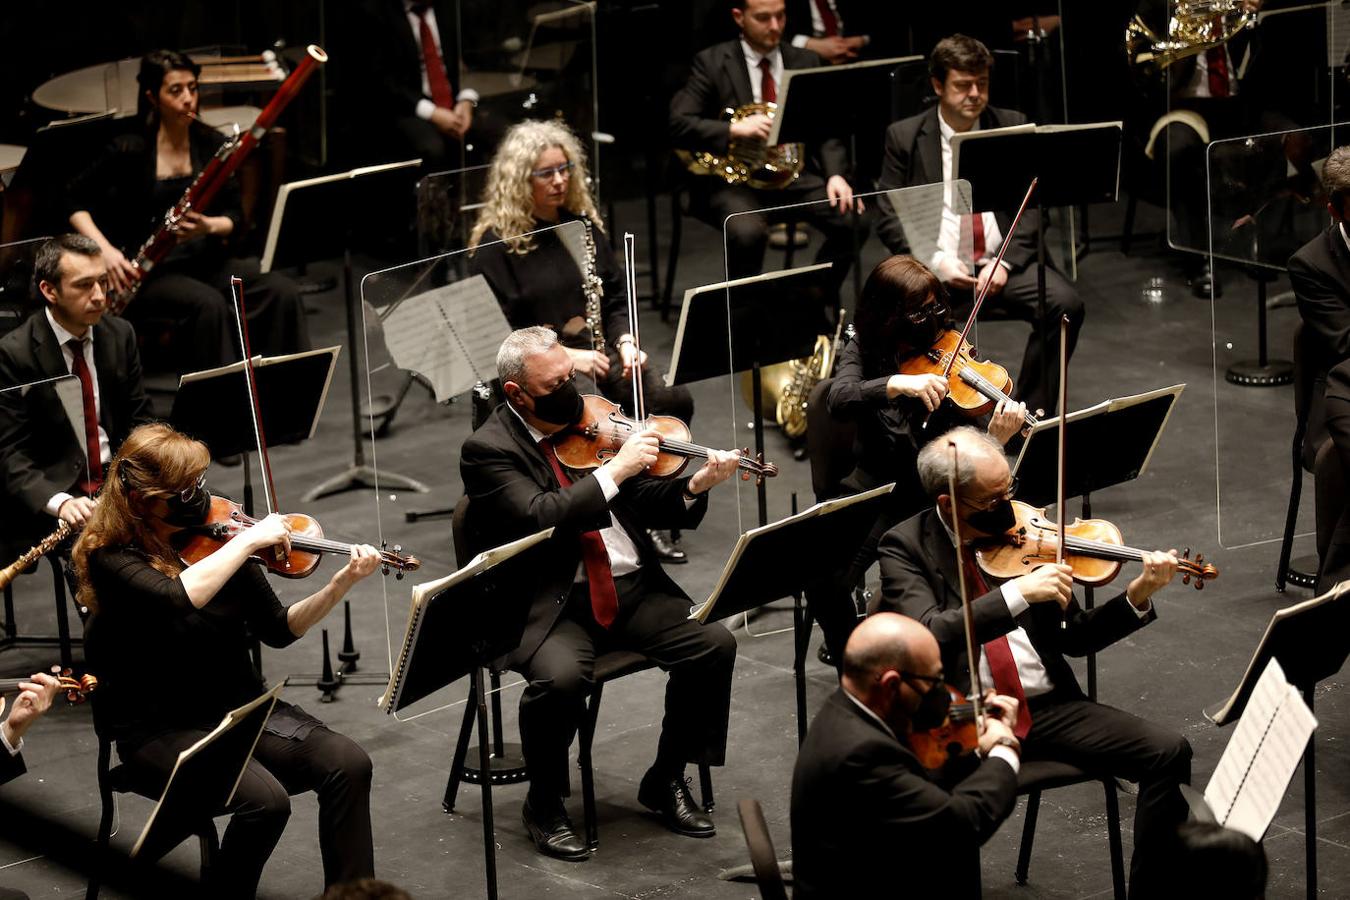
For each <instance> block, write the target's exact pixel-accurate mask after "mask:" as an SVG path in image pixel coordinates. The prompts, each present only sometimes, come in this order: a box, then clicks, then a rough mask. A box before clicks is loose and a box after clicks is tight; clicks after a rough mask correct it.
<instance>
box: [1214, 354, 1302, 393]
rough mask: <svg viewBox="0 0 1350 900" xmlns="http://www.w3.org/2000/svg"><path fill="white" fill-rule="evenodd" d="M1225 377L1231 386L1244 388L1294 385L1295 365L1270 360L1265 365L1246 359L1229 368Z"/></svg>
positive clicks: (1283, 361)
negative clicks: (1235, 385)
mask: <svg viewBox="0 0 1350 900" xmlns="http://www.w3.org/2000/svg"><path fill="white" fill-rule="evenodd" d="M1223 377H1224V380H1226V381H1227V382H1228V383H1229V384H1237V385H1241V386H1243V387H1280V386H1282V385H1286V384H1293V383H1294V364H1293V363H1291V362H1289V361H1288V360H1285V359H1270V360H1266V362H1265V363H1262V362H1261V361H1260V360H1257V359H1244V360H1242V361H1240V362H1235V363H1233V364H1232V365H1231V366H1229V367H1228V371H1226V372H1224V375H1223Z"/></svg>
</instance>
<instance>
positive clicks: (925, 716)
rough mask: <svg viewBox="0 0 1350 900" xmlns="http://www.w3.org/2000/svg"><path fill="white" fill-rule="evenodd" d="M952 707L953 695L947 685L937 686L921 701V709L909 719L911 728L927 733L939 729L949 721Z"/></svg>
mask: <svg viewBox="0 0 1350 900" xmlns="http://www.w3.org/2000/svg"><path fill="white" fill-rule="evenodd" d="M951 706H952V695H951V694H950V693H949V692H948V691H947V686H946V685H945V684H935V685H933V686H932V687H931V688H929V689H928V693H926V694H924V695H923V698H922V699H921V700H919V708H918V709H916V710H914V712H913V714H912V715H910V717H909V724H910V727H911V728H913V729H914V730H915V731H927V730H929V729H930V728H937V727H938V726H939V725H941V724H942V723H943V722H945V721H947V711H948V710H950V709H951Z"/></svg>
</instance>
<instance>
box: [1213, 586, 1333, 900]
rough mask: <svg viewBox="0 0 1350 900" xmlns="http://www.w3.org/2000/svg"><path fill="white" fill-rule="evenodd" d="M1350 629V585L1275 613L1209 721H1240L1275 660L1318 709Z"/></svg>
mask: <svg viewBox="0 0 1350 900" xmlns="http://www.w3.org/2000/svg"><path fill="white" fill-rule="evenodd" d="M1347 628H1350V581H1342V582H1341V583H1339V584H1337V585H1336V586H1335V587H1333V588H1332V589H1331V590H1329V591H1327V592H1326V593H1325V594H1323V595H1322V596H1320V597H1314V598H1312V599H1311V600H1305V601H1303V602H1302V603H1298V604H1295V605H1294V606H1286V607H1285V608H1284V609H1279V610H1276V611H1275V614H1274V615H1273V616H1271V617H1270V623H1269V624H1268V625H1266V630H1265V633H1264V634H1263V635H1261V642H1260V643H1259V644H1257V646H1256V651H1255V652H1254V653H1253V654H1252V658H1251V661H1250V662H1248V663H1247V671H1246V672H1245V673H1243V676H1242V681H1241V682H1239V683H1238V686H1237V689H1236V690H1234V691H1233V693H1232V695H1231V696H1230V697H1229V698H1228V699H1227V700H1226V701H1224V702H1222V703H1218V704H1215V705H1214V706H1211V707H1209V708H1207V709H1205V711H1204V713H1205V718H1207V719H1209V720H1210V721H1211V722H1213V723H1214V724H1215V725H1227V724H1229V723H1231V722H1235V721H1237V718H1238V717H1239V716H1240V715H1242V710H1243V709H1244V708H1245V707H1246V705H1247V700H1248V698H1250V697H1251V694H1252V691H1253V690H1255V688H1256V682H1257V680H1258V679H1259V678H1260V677H1261V673H1262V672H1264V671H1265V668H1266V663H1267V662H1269V661H1270V660H1271V659H1276V660H1279V663H1280V667H1281V668H1282V669H1284V674H1285V678H1286V679H1287V680H1288V681H1289V683H1290V684H1292V685H1294V686H1295V687H1296V688H1298V689H1299V691H1300V692H1302V694H1303V699H1304V702H1306V703H1307V704H1308V709H1309V710H1313V695H1314V693H1315V692H1316V690H1317V684H1318V682H1320V681H1322V680H1323V679H1326V678H1330V677H1331V676H1333V675H1335V674H1336V673H1337V672H1339V671H1340V670H1341V667H1342V666H1343V665H1345V660H1346V657H1347V656H1348V655H1350V644H1347V643H1346V642H1345V640H1344V639H1343V637H1344V635H1345V633H1346V629H1347ZM1316 741H1317V738H1316V735H1314V736H1313V737H1312V738H1310V739H1309V740H1308V746H1307V748H1306V749H1305V750H1304V751H1303V815H1304V837H1305V858H1306V861H1307V892H1308V898H1309V900H1314V898H1316V896H1317V762H1316V757H1315V753H1314V750H1315V747H1316Z"/></svg>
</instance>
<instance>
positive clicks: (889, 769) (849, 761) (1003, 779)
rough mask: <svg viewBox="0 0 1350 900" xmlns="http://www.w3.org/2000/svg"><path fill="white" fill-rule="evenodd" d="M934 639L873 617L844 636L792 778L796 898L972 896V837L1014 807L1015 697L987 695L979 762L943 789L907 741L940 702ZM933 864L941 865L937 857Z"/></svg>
mask: <svg viewBox="0 0 1350 900" xmlns="http://www.w3.org/2000/svg"><path fill="white" fill-rule="evenodd" d="M943 681H944V678H943V667H942V655H941V653H940V651H939V649H938V643H937V640H935V639H934V637H933V635H932V634H931V633H930V632H929V631H928V629H927V628H925V627H924V626H923V625H921V624H919V623H918V622H916V621H915V620H914V619H910V618H906V617H905V616H901V615H897V614H895V613H879V614H877V615H875V616H872V617H871V618H869V619H867V620H865V621H864V622H863V623H862V624H860V625H859V626H858V627H857V628H856V629H854V631H853V633H852V634H851V635H850V636H849V639H848V644H847V645H846V646H845V648H844V671H843V676H842V678H841V679H840V683H839V690H837V691H835V692H834V694H832V695H831V696H830V698H829V700H827V701H826V702H825V706H824V707H823V708H822V709H821V711H820V712H819V713H818V714H817V715H816V718H815V720H814V721H813V722H812V723H811V730H810V731H809V732H807V735H806V742H805V743H804V744H802V748H801V751H800V752H799V753H798V754H797V766H796V769H795V771H794V772H793V777H792V870H793V878H794V879H795V881H796V889H795V891H794V894H793V896H794V897H795V898H796V900H803V898H806V900H810V898H815V897H863V896H869V895H871V894H874V893H876V890H877V885H884V884H892V885H895V886H896V888H897V890H895V891H892V892H890V893H893V894H895V893H900V891H899V886H900V885H901V884H903V886H904V889H903V893H904V895H905V896H907V897H910V896H912V897H924V896H928V895H929V894H930V892H931V893H933V895H934V896H936V895H937V894H936V893H935V892H938V891H941V896H943V897H978V896H979V895H980V853H979V849H980V845H981V844H983V843H984V842H985V841H986V840H988V839H989V836H990V835H992V834H993V833H994V832H995V831H996V830H997V829H998V826H999V825H1000V824H1001V823H1002V822H1003V820H1004V819H1006V818H1007V817H1008V814H1009V813H1011V812H1012V811H1013V807H1014V806H1015V805H1016V803H1017V771H1018V767H1019V762H1018V756H1019V752H1020V747H1019V743H1018V741H1017V738H1016V737H1014V736H1013V728H1014V727H1015V725H1016V722H1017V701H1016V700H1013V699H1012V698H1011V697H1005V696H994V694H993V693H992V692H990V694H989V695H988V698H987V700H988V702H989V704H990V708H991V709H992V710H996V711H997V713H998V716H999V717H998V718H991V717H989V716H986V717H985V720H984V722H983V728H982V733H981V734H980V745H979V749H978V751H977V754H978V757H979V759H978V761H977V763H976V765H975V768H974V771H972V772H971V773H970V774H969V775H968V776H967V777H965V778H964V779H963V780H961V781H960V782H959V783H958V784H956V786H955V787H953V788H952V789H951V790H948V789H946V788H945V787H941V786H939V785H938V784H936V783H934V782H933V781H932V780H931V779H930V776H929V773H927V772H925V771H924V768H923V766H922V765H921V764H920V763H919V759H918V757H916V756H915V755H914V753H913V752H912V751H911V750H910V749H909V745H908V742H907V738H908V736H909V734H910V732H911V730H916V731H919V730H924V729H927V728H931V727H933V726H934V725H940V724H941V723H942V721H943V720H944V719H945V718H946V714H947V705H946V701H947V700H948V697H949V695H948V693H947V689H946V687H945V686H944V684H943ZM939 861H940V864H939Z"/></svg>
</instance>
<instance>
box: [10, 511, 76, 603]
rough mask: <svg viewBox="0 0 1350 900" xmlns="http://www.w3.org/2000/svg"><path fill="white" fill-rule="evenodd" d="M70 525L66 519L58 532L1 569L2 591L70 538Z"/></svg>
mask: <svg viewBox="0 0 1350 900" xmlns="http://www.w3.org/2000/svg"><path fill="white" fill-rule="evenodd" d="M70 531H71V528H70V524H69V523H68V522H66V520H65V519H62V520H61V524H60V525H58V526H57V528H56V530H55V531H53V532H52V533H51V534H49V535H47V536H46V537H45V538H43V539H42V540H40V541H38V542H37V544H36V545H35V546H34V547H33V548H32V549H30V550H29V551H28V552H27V553H25V554H24V555H23V556H20V557H19V558H18V559H16V560H14V562H12V563H10V564H9V565H7V566H5V567H4V568H3V569H0V590H3V589H4V588H6V587H9V583H10V582H11V581H13V580H14V579H15V578H18V577H19V573H20V572H22V571H23V570H24V569H26V568H28V567H29V566H31V565H32V564H33V563H35V562H37V561H38V560H39V559H41V558H42V557H44V556H46V555H47V554H48V553H51V552H52V551H53V550H55V549H56V547H57V545H58V544H60V543H61V542H62V541H64V540H65V539H66V538H67V537H69V536H70Z"/></svg>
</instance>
